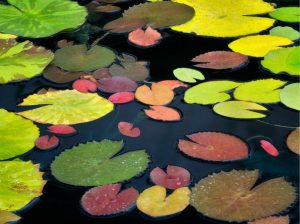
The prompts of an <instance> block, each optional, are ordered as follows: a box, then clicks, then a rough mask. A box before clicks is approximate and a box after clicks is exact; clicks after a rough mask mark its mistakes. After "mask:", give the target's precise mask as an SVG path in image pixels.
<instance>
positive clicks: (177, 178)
mask: <svg viewBox="0 0 300 224" xmlns="http://www.w3.org/2000/svg"><path fill="white" fill-rule="evenodd" d="M150 179H151V181H152V182H153V183H154V184H156V185H160V186H163V187H165V188H168V189H171V190H175V189H178V188H181V187H186V186H188V185H189V183H190V179H191V174H190V172H189V171H188V170H186V169H184V168H182V167H179V166H171V165H169V166H167V170H166V172H165V171H164V170H162V169H161V168H159V167H156V168H154V169H153V170H152V171H151V173H150Z"/></svg>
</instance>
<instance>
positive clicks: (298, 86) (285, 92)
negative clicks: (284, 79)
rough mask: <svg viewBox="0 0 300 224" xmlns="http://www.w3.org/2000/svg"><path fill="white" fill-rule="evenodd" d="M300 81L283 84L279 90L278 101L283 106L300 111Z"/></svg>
mask: <svg viewBox="0 0 300 224" xmlns="http://www.w3.org/2000/svg"><path fill="white" fill-rule="evenodd" d="M299 99H300V83H292V84H289V85H287V86H285V87H284V88H283V89H282V90H281V92H280V101H281V103H283V104H284V105H285V106H287V107H289V108H292V109H295V110H299V111H300V101H299Z"/></svg>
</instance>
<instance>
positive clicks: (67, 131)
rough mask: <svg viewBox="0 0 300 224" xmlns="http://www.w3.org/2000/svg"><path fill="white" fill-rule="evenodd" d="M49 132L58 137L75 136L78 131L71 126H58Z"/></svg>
mask: <svg viewBox="0 0 300 224" xmlns="http://www.w3.org/2000/svg"><path fill="white" fill-rule="evenodd" d="M48 131H49V132H51V133H53V134H56V135H74V134H76V133H77V130H76V129H75V128H73V127H72V126H69V125H63V124H57V125H51V126H49V127H48Z"/></svg>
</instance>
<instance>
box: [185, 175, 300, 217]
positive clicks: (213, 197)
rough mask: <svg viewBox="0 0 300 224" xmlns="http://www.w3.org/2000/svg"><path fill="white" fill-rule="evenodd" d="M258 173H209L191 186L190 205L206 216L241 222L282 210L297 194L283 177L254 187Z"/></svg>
mask: <svg viewBox="0 0 300 224" xmlns="http://www.w3.org/2000/svg"><path fill="white" fill-rule="evenodd" d="M258 177H259V171H258V170H253V171H249V170H240V171H236V170H232V171H230V172H224V171H222V172H220V173H217V174H212V175H209V176H208V177H206V178H204V179H202V180H200V181H199V182H198V183H197V184H196V185H195V187H194V188H193V189H192V194H191V205H192V206H193V207H195V208H196V210H197V211H198V212H200V213H202V214H203V215H205V216H208V217H210V218H213V219H216V220H221V221H227V222H242V221H249V220H253V219H259V218H264V217H267V216H271V215H274V214H277V213H280V212H283V211H285V210H286V209H288V208H289V207H290V206H291V204H292V203H293V202H294V201H295V199H296V198H297V194H296V191H295V188H294V187H293V186H292V185H291V184H290V183H289V182H287V181H285V180H284V178H283V177H279V178H275V179H271V180H268V181H265V182H263V183H261V184H259V185H257V186H255V187H254V185H255V183H256V182H257V179H258Z"/></svg>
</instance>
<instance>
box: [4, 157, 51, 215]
mask: <svg viewBox="0 0 300 224" xmlns="http://www.w3.org/2000/svg"><path fill="white" fill-rule="evenodd" d="M45 183H46V181H44V180H43V173H41V172H40V171H39V165H33V164H32V162H31V161H28V162H23V161H21V160H13V161H4V162H0V189H1V191H0V210H6V211H16V210H19V209H21V208H23V207H24V206H26V205H27V204H28V203H29V202H31V201H32V200H33V199H34V198H37V197H39V196H41V195H42V191H43V187H44V185H45Z"/></svg>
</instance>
